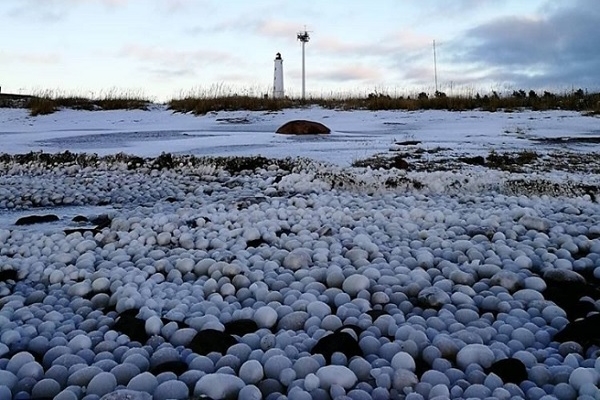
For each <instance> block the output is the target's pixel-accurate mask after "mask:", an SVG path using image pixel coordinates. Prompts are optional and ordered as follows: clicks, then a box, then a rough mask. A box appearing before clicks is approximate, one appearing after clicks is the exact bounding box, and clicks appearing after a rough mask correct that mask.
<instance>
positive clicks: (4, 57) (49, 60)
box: [0, 52, 62, 65]
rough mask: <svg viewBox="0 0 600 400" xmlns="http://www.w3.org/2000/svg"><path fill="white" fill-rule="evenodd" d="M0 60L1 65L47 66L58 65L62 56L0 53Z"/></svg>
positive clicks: (57, 54)
mask: <svg viewBox="0 0 600 400" xmlns="http://www.w3.org/2000/svg"><path fill="white" fill-rule="evenodd" d="M0 60H1V62H2V63H3V64H9V63H20V64H29V65H49V64H58V63H60V62H61V60H62V56H61V55H60V54H59V53H28V52H18V53H7V52H0Z"/></svg>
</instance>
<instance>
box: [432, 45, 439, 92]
mask: <svg viewBox="0 0 600 400" xmlns="http://www.w3.org/2000/svg"><path fill="white" fill-rule="evenodd" d="M433 76H434V78H435V94H436V95H437V93H438V82H437V57H436V54H435V40H434V41H433Z"/></svg>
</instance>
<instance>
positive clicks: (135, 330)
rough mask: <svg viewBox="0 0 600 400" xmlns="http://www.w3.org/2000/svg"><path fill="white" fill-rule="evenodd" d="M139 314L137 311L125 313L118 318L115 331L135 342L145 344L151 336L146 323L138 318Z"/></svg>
mask: <svg viewBox="0 0 600 400" xmlns="http://www.w3.org/2000/svg"><path fill="white" fill-rule="evenodd" d="M138 312H139V310H137V309H131V310H126V311H123V312H122V313H121V314H119V316H118V317H117V319H116V322H115V324H114V325H113V329H114V330H115V331H117V332H120V333H123V334H125V335H127V336H129V339H131V340H132V341H134V342H140V343H141V344H145V343H146V341H148V338H149V337H150V336H148V334H147V333H146V321H144V320H143V319H141V318H137V317H136V315H137V314H138Z"/></svg>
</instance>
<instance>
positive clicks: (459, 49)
mask: <svg viewBox="0 0 600 400" xmlns="http://www.w3.org/2000/svg"><path fill="white" fill-rule="evenodd" d="M548 4H550V3H548ZM561 4H562V6H560V7H546V8H545V9H544V10H545V12H543V13H542V14H541V15H538V16H529V17H517V16H513V17H503V18H498V19H495V20H493V21H489V22H487V23H484V24H481V25H479V26H477V27H474V28H472V29H470V30H468V31H466V32H465V34H464V35H463V36H462V37H461V38H459V39H458V40H457V41H455V42H453V43H451V44H450V45H449V50H450V52H451V53H452V55H451V56H450V57H449V58H448V61H450V62H452V63H460V64H465V65H468V64H476V65H478V66H479V68H480V70H483V71H488V73H487V74H486V75H485V78H486V79H487V80H492V81H493V80H495V81H497V82H509V83H512V84H514V85H516V86H519V87H521V86H522V87H525V88H529V86H535V87H536V88H541V87H560V86H563V87H564V86H568V87H570V86H571V85H575V86H579V85H581V86H588V85H589V86H594V88H598V87H599V86H600V85H599V84H600V82H599V81H598V79H597V77H598V71H599V70H600V52H599V51H598V44H597V40H598V39H597V38H598V37H600V7H598V3H597V2H596V1H595V0H574V1H571V2H569V3H568V5H567V3H566V2H565V3H561Z"/></svg>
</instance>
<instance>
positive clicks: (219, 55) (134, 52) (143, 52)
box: [118, 44, 239, 65]
mask: <svg viewBox="0 0 600 400" xmlns="http://www.w3.org/2000/svg"><path fill="white" fill-rule="evenodd" d="M118 55H119V56H125V57H130V58H134V59H137V60H139V61H142V62H158V63H169V64H173V63H178V64H195V65H207V64H217V63H218V64H222V63H233V62H239V60H238V59H237V58H236V57H234V56H232V55H231V54H230V53H226V52H223V51H215V50H174V49H165V48H160V47H151V46H142V45H137V44H129V45H126V46H123V47H122V48H121V50H120V51H119V52H118Z"/></svg>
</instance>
